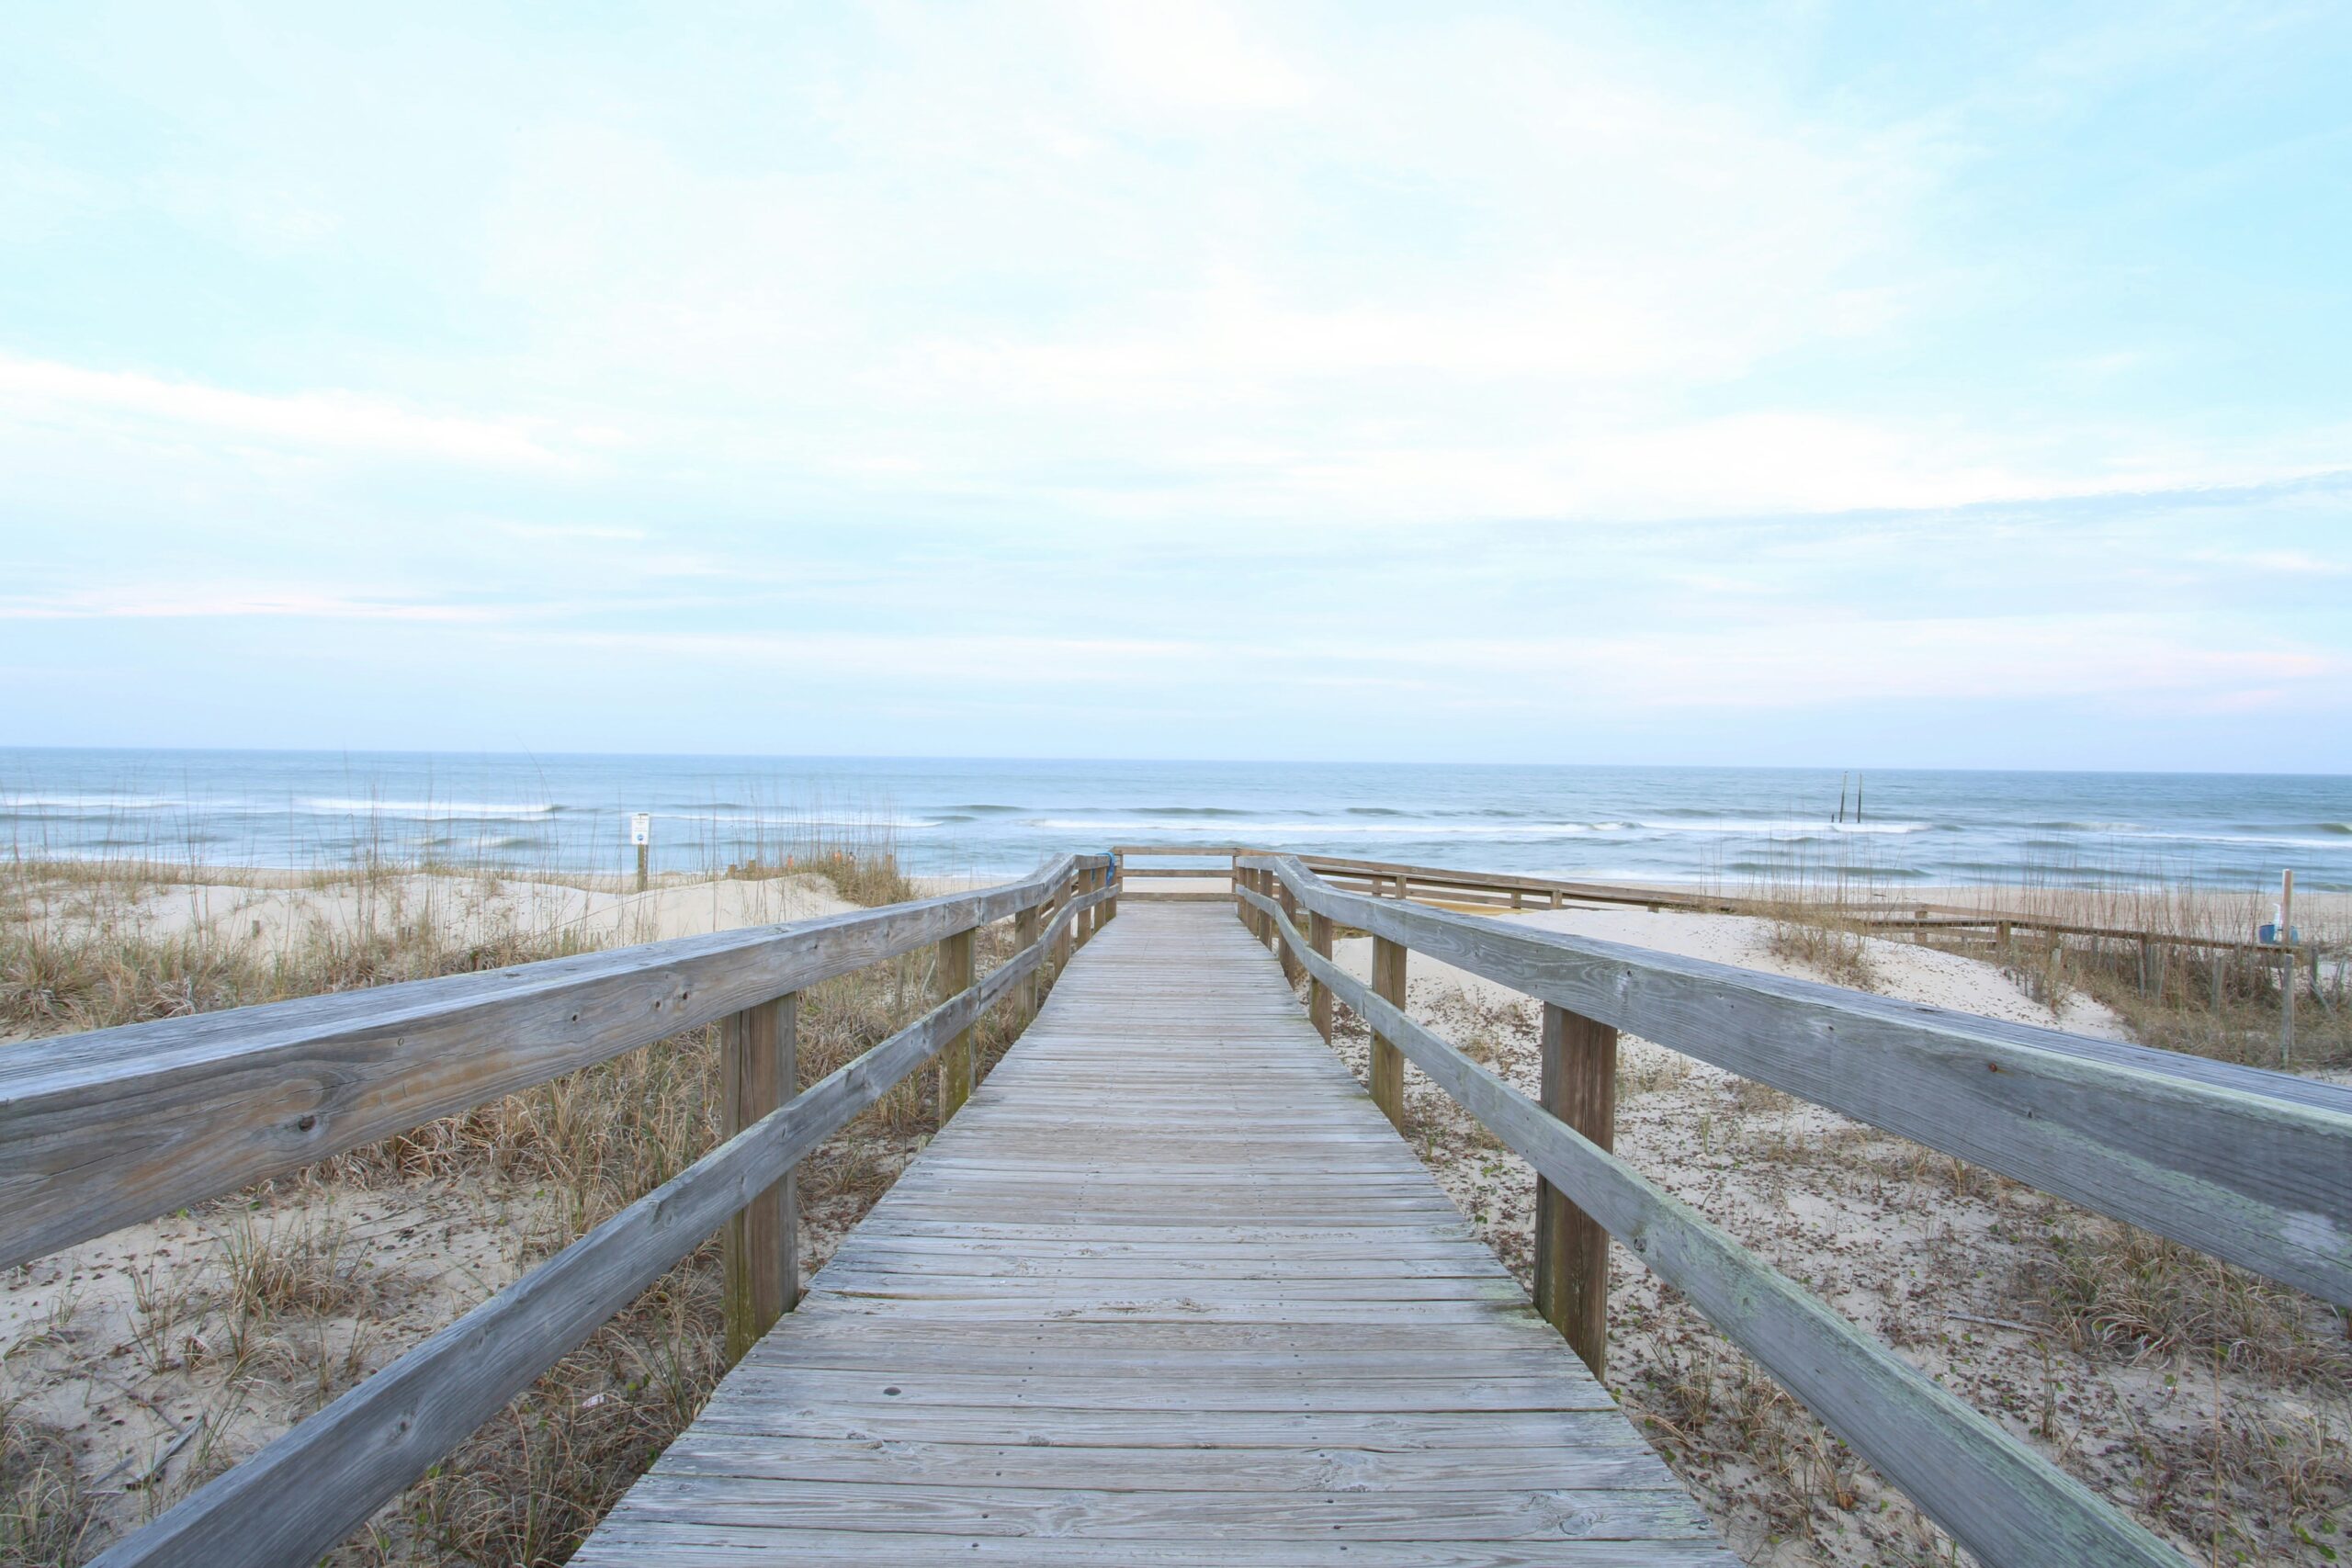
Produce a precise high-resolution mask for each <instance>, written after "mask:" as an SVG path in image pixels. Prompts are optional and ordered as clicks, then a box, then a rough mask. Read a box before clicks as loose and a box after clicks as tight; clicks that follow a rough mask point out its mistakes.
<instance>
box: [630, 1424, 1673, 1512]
mask: <svg viewBox="0 0 2352 1568" xmlns="http://www.w3.org/2000/svg"><path fill="white" fill-rule="evenodd" d="M1585 1419H1586V1422H1587V1425H1586V1426H1585V1427H1581V1428H1579V1429H1577V1431H1576V1432H1575V1433H1574V1434H1573V1437H1572V1438H1570V1440H1569V1441H1567V1442H1565V1443H1564V1442H1560V1441H1558V1440H1556V1439H1557V1438H1558V1437H1559V1434H1557V1433H1554V1434H1552V1436H1553V1437H1554V1438H1555V1440H1554V1441H1551V1442H1547V1443H1544V1444H1542V1445H1540V1446H1535V1445H1531V1446H1527V1447H1521V1448H1472V1449H1408V1450H1400V1451H1385V1450H1378V1449H1351V1448H1340V1447H1327V1448H1317V1449H1306V1450H1301V1449H1255V1448H1215V1449H1200V1448H1195V1449H1189V1450H1172V1451H1170V1450H1155V1449H1140V1448H1122V1447H1081V1446H1078V1445H1073V1444H1054V1443H1019V1444H1008V1443H993V1444H974V1443H943V1442H936V1441H892V1442H888V1443H884V1442H847V1441H842V1440H838V1439H835V1440H827V1439H822V1438H795V1437H780V1436H777V1435H775V1434H772V1433H764V1432H762V1433H748V1432H722V1431H710V1430H706V1429H703V1428H702V1427H699V1426H698V1427H695V1428H694V1429H692V1430H690V1431H688V1432H687V1433H686V1434H685V1435H684V1437H682V1438H679V1439H678V1440H677V1441H675V1442H673V1443H672V1444H671V1445H670V1447H669V1448H668V1450H665V1452H664V1454H663V1463H662V1468H663V1470H664V1472H666V1473H668V1474H670V1475H673V1476H698V1477H699V1476H757V1477H760V1478H763V1479H766V1480H773V1481H878V1480H887V1481H890V1482H893V1483H897V1482H907V1483H914V1484H917V1485H945V1486H971V1485H979V1484H994V1483H998V1482H1000V1481H1001V1482H1005V1483H1010V1484H1012V1485H1014V1486H1021V1487H1052V1488H1065V1487H1067V1488H1092V1489H1096V1490H1102V1489H1115V1490H1118V1491H1122V1492H1191V1491H1202V1490H1206V1489H1209V1488H1211V1487H1215V1488H1216V1489H1218V1490H1223V1491H1231V1492H1339V1491H1368V1490H1369V1491H1379V1490H1388V1491H1397V1492H1409V1491H1420V1490H1441V1489H1445V1490H1460V1491H1463V1492H1495V1491H1519V1490H1538V1489H1541V1490H1551V1491H1567V1490H1578V1491H1581V1490H1586V1489H1589V1488H1592V1487H1615V1488H1621V1489H1647V1490H1653V1491H1664V1490H1672V1491H1674V1492H1676V1493H1678V1494H1679V1491H1680V1487H1679V1484H1678V1483H1676V1482H1675V1480H1674V1478H1673V1477H1672V1476H1671V1475H1670V1474H1669V1473H1668V1472H1667V1469H1666V1467H1665V1466H1664V1465H1663V1464H1661V1463H1659V1462H1658V1460H1657V1455H1655V1454H1653V1453H1651V1452H1650V1450H1647V1449H1646V1448H1644V1447H1643V1446H1642V1445H1641V1444H1640V1442H1638V1441H1637V1440H1635V1439H1634V1438H1630V1437H1629V1436H1627V1435H1626V1434H1625V1424H1624V1422H1623V1420H1622V1419H1620V1418H1619V1417H1617V1416H1615V1415H1613V1414H1611V1413H1609V1412H1605V1411H1594V1412H1590V1413H1588V1414H1587V1415H1586V1416H1585Z"/></svg>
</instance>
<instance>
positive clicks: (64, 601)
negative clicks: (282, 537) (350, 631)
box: [0, 583, 500, 621]
mask: <svg viewBox="0 0 2352 1568" xmlns="http://www.w3.org/2000/svg"><path fill="white" fill-rule="evenodd" d="M499 613H500V612H498V611H496V610H495V609H493V608H492V607H489V606H484V605H474V604H449V603H443V602H436V601H433V600H429V599H399V598H393V597H390V596H386V595H380V594H368V593H364V592H356V591H355V592H340V591H337V590H334V589H313V588H254V587H250V586H241V585H232V584H218V583H216V584H203V583H169V584H154V585H149V586H129V587H122V588H96V589H82V590H75V591H73V592H62V593H49V594H23V593H18V594H9V595H5V596H0V620H12V621H86V620H217V619H235V620H245V619H254V618H260V619H269V620H279V619H293V620H326V621H485V620H490V619H492V618H494V617H495V616H496V615H498V614H499Z"/></svg>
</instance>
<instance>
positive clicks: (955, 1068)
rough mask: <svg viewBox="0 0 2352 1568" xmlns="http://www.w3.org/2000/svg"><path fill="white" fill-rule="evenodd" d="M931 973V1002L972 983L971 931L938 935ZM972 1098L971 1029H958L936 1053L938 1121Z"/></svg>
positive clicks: (956, 992) (942, 998) (945, 1120)
mask: <svg viewBox="0 0 2352 1568" xmlns="http://www.w3.org/2000/svg"><path fill="white" fill-rule="evenodd" d="M935 953H936V955H935V957H934V958H933V966H932V976H931V994H932V998H933V1000H935V1001H943V1002H944V1001H945V1000H946V999H947V998H950V997H953V996H956V995H957V994H959V993H960V992H962V991H963V990H964V988H965V987H967V986H969V985H970V984H971V983H972V933H971V932H970V931H957V932H956V934H955V935H953V936H948V937H942V938H941V939H940V942H939V946H938V948H937V949H936V950H935ZM971 1098H972V1032H971V1031H970V1030H968V1029H967V1030H964V1031H962V1032H960V1033H958V1034H956V1037H955V1038H954V1039H952V1040H950V1041H948V1042H947V1043H946V1044H945V1045H944V1046H943V1047H941V1049H940V1053H939V1120H940V1122H941V1123H942V1124H943V1125H944V1124H945V1122H947V1119H948V1118H949V1117H951V1116H953V1115H955V1114H956V1112H957V1111H961V1110H963V1109H964V1102H965V1101H966V1100H969V1099H971Z"/></svg>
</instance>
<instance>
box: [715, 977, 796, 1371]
mask: <svg viewBox="0 0 2352 1568" xmlns="http://www.w3.org/2000/svg"><path fill="white" fill-rule="evenodd" d="M799 1004H800V998H799V997H798V996H797V995H794V996H785V997H778V998H776V999H775V1000H774V1001H772V1002H763V1003H762V1004H760V1005H759V1006H758V1007H754V1008H746V1009H744V1010H742V1011H741V1012H738V1013H730V1014H729V1015H728V1017H727V1020H726V1021H725V1023H724V1024H723V1025H722V1026H721V1028H720V1032H719V1041H720V1044H719V1056H718V1062H719V1067H718V1071H719V1122H720V1126H719V1134H718V1135H719V1137H720V1138H721V1139H722V1140H724V1139H727V1138H731V1137H733V1136H734V1135H735V1134H738V1133H740V1132H741V1131H742V1130H743V1129H744V1128H746V1127H749V1126H750V1125H752V1123H753V1122H757V1121H759V1120H760V1118H762V1117H763V1116H765V1115H767V1114H768V1113H769V1112H770V1111H775V1110H776V1109H777V1108H779V1107H780V1106H782V1105H783V1104H784V1102H785V1101H786V1100H790V1099H791V1098H792V1097H793V1094H794V1093H795V1092H796V1091H797V1089H798V1077H799V1063H798V1055H799V1052H798V1035H799V1027H798V1025H799ZM799 1242H800V1204H799V1195H798V1192H797V1187H796V1183H795V1181H794V1178H793V1175H792V1173H791V1172H789V1171H787V1172H786V1173H785V1178H784V1179H783V1180H781V1181H779V1182H777V1183H776V1184H775V1186H773V1187H770V1188H769V1189H768V1190H765V1191H764V1192H762V1193H760V1194H759V1195H758V1196H757V1197H755V1198H753V1199H752V1201H750V1202H749V1203H746V1204H744V1205H743V1207H741V1209H738V1210H736V1211H735V1213H734V1215H733V1217H732V1218H730V1219H729V1221H728V1222H727V1233H726V1239H725V1242H724V1244H723V1247H722V1252H723V1255H724V1259H725V1271H726V1286H725V1312H726V1318H727V1362H728V1364H729V1366H732V1365H734V1364H735V1363H736V1362H737V1361H740V1360H741V1359H743V1355H744V1353H745V1352H746V1351H748V1350H750V1349H751V1348H752V1346H754V1345H756V1344H758V1343H759V1341H760V1337H761V1336H762V1335H763V1334H765V1333H767V1331H768V1330H769V1329H771V1328H773V1327H775V1320H776V1319H777V1318H779V1317H781V1316H783V1315H784V1314H786V1313H787V1312H790V1311H791V1310H792V1308H793V1306H794V1304H795V1303H797V1302H798V1301H799V1299H800V1246H799Z"/></svg>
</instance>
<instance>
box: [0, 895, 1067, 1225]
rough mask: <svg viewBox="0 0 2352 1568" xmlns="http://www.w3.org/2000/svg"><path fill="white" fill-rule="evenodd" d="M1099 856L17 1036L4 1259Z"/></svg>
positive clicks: (8, 1104) (395, 1124) (2, 1114)
mask: <svg viewBox="0 0 2352 1568" xmlns="http://www.w3.org/2000/svg"><path fill="white" fill-rule="evenodd" d="M1096 860H1097V863H1099V857H1096ZM1084 863H1085V862H1082V861H1080V860H1078V859H1077V858H1075V857H1068V856H1066V857H1063V859H1061V860H1059V861H1057V862H1056V863H1054V864H1052V865H1049V866H1047V867H1046V868H1045V869H1044V870H1041V871H1039V872H1036V873H1035V874H1032V875H1029V876H1026V877H1023V878H1022V879H1020V880H1019V881H1016V882H1010V883H1007V884H1005V885H1004V886H1001V887H994V888H989V889H986V890H983V891H981V892H977V893H959V894H955V895H952V896H950V897H941V898H926V899H922V900H919V901H917V902H914V903H910V904H899V905H893V906H891V907H889V908H883V909H873V910H859V911H856V912H854V913H850V914H842V915H833V916H828V917H826V918H825V919H816V920H803V921H799V922H797V923H795V924H792V925H785V926H765V927H760V928H757V929H754V930H751V931H724V932H720V933H718V934H717V935H713V936H700V937H686V938H682V939H680V940H678V941H674V942H655V943H652V944H650V945H648V946H643V947H632V948H622V949H617V950H616V951H613V952H609V953H590V954H586V955H583V956H581V957H576V958H560V959H550V960H548V961H547V962H545V963H540V964H522V965H518V966H516V967H515V968H511V969H502V970H498V971H496V972H493V973H483V974H473V975H457V976H447V977H446V978H442V979H435V980H416V981H410V982H406V983H404V984H400V985H392V986H380V987H374V988H372V989H368V990H362V991H348V992H339V993H335V994H333V995H329V996H322V997H310V998H302V999H300V1000H297V1001H288V1002H277V1003H272V1004H269V1005H267V1006H264V1007H251V1008H238V1009H234V1010H229V1011H224V1012H217V1013H199V1014H197V1015H195V1016H193V1017H189V1018H180V1019H167V1020H164V1021H159V1022H154V1023H140V1024H131V1025H128V1026H126V1027H124V1028H120V1029H107V1030H99V1031H96V1032H92V1033H87V1034H74V1035H64V1036H60V1037H57V1038H54V1039H46V1040H30V1041H26V1042H23V1043H19V1044H16V1045H12V1046H10V1047H9V1048H8V1049H7V1050H6V1051H5V1052H0V1268H6V1267H10V1266H13V1265H15V1264H17V1263H21V1262H24V1261H26V1260H27V1259H28V1258H39V1257H40V1256H42V1255H43V1254H45V1253H49V1252H53V1251H55V1250H57V1249H58V1248H60V1247H70V1246H72V1245H73V1244H74V1243H75V1242H78V1241H85V1240H87V1239H88V1238H90V1237H91V1236H94V1235H105V1234H106V1233H107V1232H108V1231H110V1230H114V1229H116V1228H118V1227H119V1226H121V1225H125V1224H131V1223H133V1222H135V1221H139V1220H145V1219H151V1218H153V1216H155V1215H156V1214H159V1213H167V1212H169V1211H171V1210H173V1209H176V1208H181V1207H185V1206H187V1205H188V1204H191V1203H195V1202H198V1201H202V1200H204V1199H207V1198H211V1197H214V1196H217V1195H218V1194H220V1193H222V1192H227V1191H232V1190H236V1189H237V1188H240V1187H243V1186H245V1185H247V1184H248V1183H251V1182H254V1181H258V1180H261V1179H265V1178H267V1177H272V1176H277V1175H281V1174H283V1173H284V1172H287V1171H289V1170H293V1169H296V1168H300V1167H301V1166H304V1165H308V1164H310V1163H311V1162H313V1161H315V1160H319V1159H323V1158H325V1157H326V1156H329V1155H333V1154H336V1153H339V1152H341V1151H343V1150H345V1149H349V1148H353V1147H356V1146H357V1145H361V1144H366V1143H368V1142H371V1141H373V1140H375V1139H378V1138H383V1137H388V1136H390V1134H394V1133H400V1132H404V1131H406V1130H407V1129H409V1128H411V1127H415V1126H419V1125H421V1124H423V1123H424V1122H430V1121H432V1120H434V1119H435V1117H440V1116H447V1115H451V1114H454V1113H455V1112H458V1111H465V1110H468V1109H469V1108H471V1107H473V1106H475V1105H479V1104H481V1103H483V1102H484V1101H487V1100H495V1099H497V1098H499V1097H500V1096H503V1095H507V1094H512V1093H514V1092H515V1091H516V1090H517V1089H528V1088H530V1087H531V1086H532V1085H534V1084H538V1083H544V1082H546V1081H547V1080H548V1079H549V1078H553V1077H560V1076H561V1075H563V1074H565V1073H569V1072H574V1071H577V1070H578V1069H580V1068H582V1067H586V1066H594V1064H596V1063H598V1062H602V1061H605V1060H608V1059H610V1058H611V1057H614V1056H616V1055H620V1054H621V1053H623V1052H625V1051H631V1050H635V1049H637V1048H639V1047H640V1046H643V1045H648V1044H650V1043H653V1042H654V1041H656V1040H661V1039H663V1038H666V1037H667V1036H669V1035H672V1034H676V1033H679V1032H683V1031H684V1030H688V1029H694V1028H698V1027H700V1026H701V1025H703V1024H706V1023H710V1022H713V1021H717V1020H718V1019H721V1018H724V1017H726V1016H727V1015H728V1014H729V1013H733V1012H738V1011H741V1010H742V1009H744V1008H747V1007H752V1006H753V1005H755V1004H757V1003H760V1002H764V1001H766V1000H768V999H769V998H772V997H779V996H783V995H785V994H786V993H787V992H792V991H797V990H800V989H802V988H804V987H808V986H809V985H812V984H814V983H815V982H817V981H819V980H821V979H825V978H828V977H830V976H835V975H842V974H847V973H849V972H850V971H851V970H854V969H859V968H863V967H864V966H865V965H867V964H874V963H876V962H879V961H880V960H883V959H886V958H890V957H893V956H896V955H897V954H899V953H910V952H913V951H915V950H916V949H918V948H921V947H923V946H926V945H928V944H930V943H933V942H937V941H939V940H940V939H941V938H942V937H943V936H945V935H948V934H949V933H951V932H954V931H967V930H969V929H971V928H972V927H973V926H975V925H980V924H985V923H987V922H988V921H990V920H996V919H1002V918H1004V917H1005V916H1008V915H1011V914H1012V913H1013V912H1014V911H1015V910H1017V909H1020V908H1026V907H1029V906H1032V905H1035V904H1036V903H1037V902H1038V901H1039V900H1040V899H1042V898H1044V897H1046V894H1047V893H1048V892H1050V891H1051V890H1052V889H1053V888H1054V887H1055V886H1058V885H1059V883H1060V882H1061V880H1062V878H1063V877H1064V875H1065V874H1068V872H1069V869H1070V868H1071V867H1072V866H1073V865H1079V864H1084Z"/></svg>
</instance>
